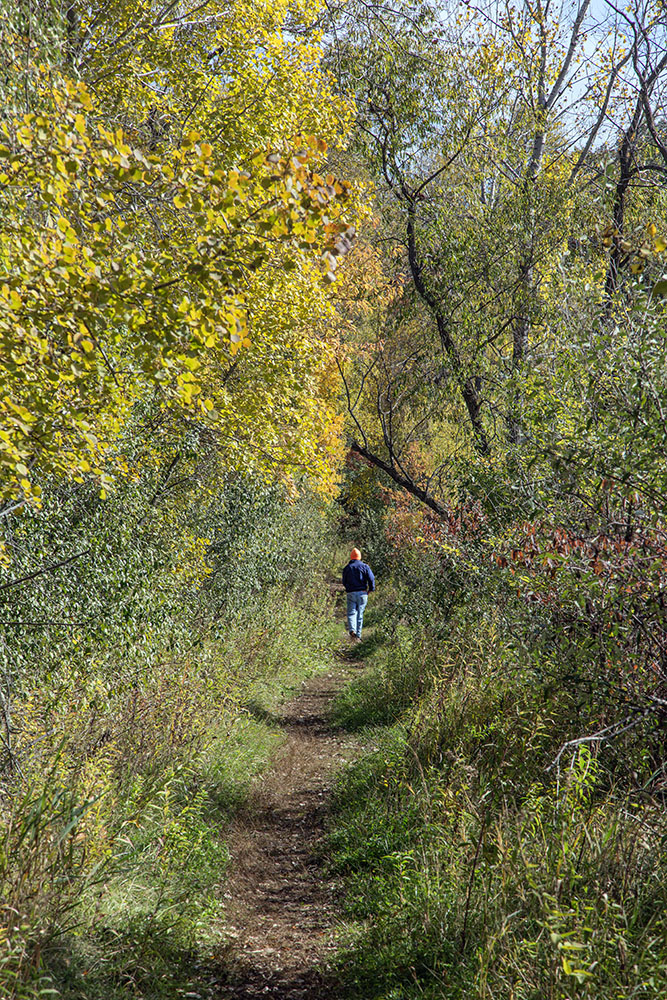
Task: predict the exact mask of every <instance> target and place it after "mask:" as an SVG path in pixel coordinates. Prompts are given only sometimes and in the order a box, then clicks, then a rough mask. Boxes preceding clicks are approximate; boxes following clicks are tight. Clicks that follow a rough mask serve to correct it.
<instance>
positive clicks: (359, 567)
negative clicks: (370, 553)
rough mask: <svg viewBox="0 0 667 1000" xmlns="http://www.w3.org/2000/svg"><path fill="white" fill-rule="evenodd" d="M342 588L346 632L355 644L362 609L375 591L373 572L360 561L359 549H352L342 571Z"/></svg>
mask: <svg viewBox="0 0 667 1000" xmlns="http://www.w3.org/2000/svg"><path fill="white" fill-rule="evenodd" d="M343 586H344V587H345V591H346V593H347V631H348V632H349V634H350V638H351V639H353V640H354V641H355V642H359V640H360V639H361V627H362V625H363V623H364V608H365V607H366V603H367V601H368V595H369V594H371V593H372V592H373V591H374V590H375V577H374V576H373V570H372V569H371V568H370V566H368V565H367V564H366V563H365V562H362V561H361V552H360V551H359V549H352V551H351V552H350V561H349V563H348V564H347V566H346V567H345V569H344V570H343Z"/></svg>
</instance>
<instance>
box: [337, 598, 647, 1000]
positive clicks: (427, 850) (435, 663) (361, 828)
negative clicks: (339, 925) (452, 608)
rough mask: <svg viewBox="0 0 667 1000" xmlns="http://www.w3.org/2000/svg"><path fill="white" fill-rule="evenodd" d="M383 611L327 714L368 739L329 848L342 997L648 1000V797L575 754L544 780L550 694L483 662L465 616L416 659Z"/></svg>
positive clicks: (504, 665) (553, 739)
mask: <svg viewBox="0 0 667 1000" xmlns="http://www.w3.org/2000/svg"><path fill="white" fill-rule="evenodd" d="M386 610H387V608H386V606H385V608H382V607H380V608H379V609H378V611H379V618H380V624H379V625H378V626H377V630H376V631H375V632H374V633H372V634H371V635H369V638H368V641H367V643H366V644H365V645H360V646H359V647H357V648H356V649H355V653H356V654H357V655H358V657H359V660H358V663H359V665H360V666H362V667H363V673H361V674H358V675H357V676H356V677H355V678H354V680H353V681H352V682H351V683H350V685H349V686H348V687H347V688H346V689H345V690H344V691H343V692H341V694H340V696H339V697H338V699H337V701H336V704H335V706H334V717H335V718H336V720H337V721H338V722H339V724H341V725H344V726H346V727H348V728H350V729H355V730H358V731H360V732H361V733H363V737H364V742H365V743H366V745H367V749H366V751H365V753H363V754H362V756H361V757H360V759H358V760H357V761H356V762H355V763H354V764H351V765H350V766H349V767H347V768H346V770H345V771H344V772H343V773H342V775H341V776H340V779H339V781H338V784H337V786H336V791H335V797H334V803H333V809H332V813H331V819H330V830H329V836H328V847H329V857H330V864H331V866H332V870H333V872H334V873H335V874H336V875H337V876H338V877H339V878H341V879H342V881H343V884H344V886H345V906H346V917H347V921H348V922H347V925H346V928H345V931H344V932H343V933H342V935H341V938H340V944H339V951H338V954H337V957H336V959H335V962H334V965H335V968H336V971H337V974H338V976H339V978H340V980H341V982H342V983H343V989H344V995H345V997H346V998H348V1000H399V998H400V1000H417V998H428V1000H436V998H437V1000H464V998H465V1000H496V998H497V1000H505V998H508V1000H509V998H510V997H512V998H515V1000H545V998H549V1000H609V998H611V997H613V998H614V1000H635V998H639V997H641V998H651V1000H658V998H660V1000H661V998H662V997H663V996H665V995H667V952H666V951H665V942H666V941H667V863H666V862H665V854H664V849H663V847H664V838H665V837H666V836H667V832H666V827H665V819H664V809H663V808H662V806H661V805H660V803H658V802H653V801H649V800H648V799H647V800H646V801H644V802H641V803H640V802H638V801H637V800H636V799H634V800H633V798H632V797H630V798H629V797H628V795H627V793H626V792H624V791H623V789H622V788H618V789H617V788H615V787H614V786H613V785H610V783H609V780H608V776H607V775H606V773H605V771H604V768H603V767H602V766H601V764H600V763H599V762H598V760H597V757H594V756H593V755H592V754H591V753H590V751H589V750H587V749H586V748H584V749H583V750H581V751H580V752H579V754H578V756H576V758H575V759H574V760H573V762H572V764H571V765H568V771H567V773H564V774H562V775H561V779H560V782H558V783H557V782H556V780H555V775H553V774H552V773H550V772H548V771H547V767H548V763H549V761H550V760H551V759H553V756H554V753H555V752H556V751H557V748H558V746H559V745H560V743H561V742H562V740H563V738H564V737H563V733H564V732H566V731H567V730H566V729H565V728H564V727H565V724H566V722H567V706H568V702H567V701H566V700H565V701H564V698H563V696H561V697H560V699H559V700H558V701H554V702H550V701H548V700H546V699H545V695H544V692H543V691H542V689H541V688H540V687H539V685H538V684H536V681H535V677H534V674H533V672H532V671H531V670H530V668H529V666H528V667H526V669H525V670H524V671H522V669H521V665H520V664H518V663H516V662H511V663H510V661H505V660H504V659H503V658H502V656H501V655H498V650H499V649H500V652H501V653H502V645H500V646H499V644H498V641H497V639H498V634H499V633H498V632H497V630H489V633H488V636H487V635H486V633H485V629H484V625H483V622H482V620H481V618H478V619H477V620H475V621H474V630H472V631H470V632H467V631H464V630H463V628H462V625H463V626H466V628H467V627H468V626H467V625H466V620H465V619H463V622H462V623H457V624H456V625H454V626H453V627H452V628H451V633H450V635H449V636H448V637H447V638H446V639H445V640H444V641H441V642H440V645H438V644H437V643H435V642H434V643H433V644H432V648H431V649H430V650H428V649H427V648H426V641H425V640H423V637H422V636H421V635H419V634H417V633H415V632H414V631H411V630H410V629H408V628H406V627H405V626H404V625H403V624H398V625H393V624H392V621H391V616H390V615H387V614H386ZM471 621H472V618H471ZM429 641H430V640H429ZM494 654H495V655H494ZM508 668H509V669H508ZM661 845H662V846H661Z"/></svg>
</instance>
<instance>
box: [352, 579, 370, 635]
mask: <svg viewBox="0 0 667 1000" xmlns="http://www.w3.org/2000/svg"><path fill="white" fill-rule="evenodd" d="M367 603H368V594H367V593H366V591H365V590H353V591H351V592H350V593H348V595H347V630H348V632H354V634H355V635H356V637H357V639H361V626H362V625H363V624H364V608H365V607H366V604H367Z"/></svg>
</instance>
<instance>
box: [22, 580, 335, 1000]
mask: <svg viewBox="0 0 667 1000" xmlns="http://www.w3.org/2000/svg"><path fill="white" fill-rule="evenodd" d="M339 644H340V628H339V626H338V625H337V624H336V623H335V622H334V621H333V620H332V615H331V601H330V598H329V596H328V594H327V593H324V592H323V593H322V594H321V595H320V597H319V598H318V597H315V598H314V599H313V600H309V599H304V600H295V601H290V600H287V599H285V597H284V595H283V596H282V598H281V599H280V601H279V602H278V603H276V598H275V595H273V596H272V595H267V596H266V598H265V599H264V600H263V601H260V602H258V604H257V605H256V607H255V608H254V614H253V615H252V616H251V617H250V619H249V620H247V619H246V620H241V619H239V620H238V621H236V622H231V623H230V627H229V629H228V631H227V633H226V634H225V636H224V642H223V644H222V646H221V650H220V656H221V657H222V659H223V661H224V662H223V664H222V665H221V669H222V666H224V671H225V676H229V677H230V678H235V680H234V681H233V683H232V687H231V690H233V691H235V696H234V697H233V698H232V699H231V700H230V699H229V698H228V697H226V699H225V701H224V702H223V703H222V705H221V712H220V715H219V717H218V719H217V720H216V722H215V727H214V729H212V730H209V734H208V739H207V740H206V741H205V743H204V745H203V746H202V747H201V748H200V749H199V750H198V751H197V752H196V753H195V754H194V755H193V756H192V757H191V758H190V759H186V760H185V761H181V762H180V764H179V765H178V766H177V767H169V766H167V769H166V770H165V772H164V773H163V774H162V776H161V778H160V780H159V781H157V782H156V783H155V788H154V790H153V791H152V793H151V799H150V801H149V802H148V804H147V805H146V806H145V808H144V810H143V813H142V816H141V818H140V821H139V822H128V824H127V827H126V830H125V832H124V834H123V837H122V838H121V842H122V844H123V845H124V849H123V850H122V851H120V852H118V854H117V856H116V857H114V858H113V859H111V864H110V865H109V866H108V868H107V870H106V875H105V877H104V881H98V883H97V885H96V886H92V885H91V887H90V888H89V889H88V891H87V893H86V895H85V898H84V899H83V900H82V901H81V903H80V904H79V906H78V907H77V909H76V911H75V912H73V913H72V926H71V929H70V930H69V932H67V933H66V934H64V935H63V934H61V933H59V934H58V936H57V937H54V938H53V941H52V942H50V943H49V942H48V941H46V942H45V947H44V949H43V957H42V963H41V973H40V975H38V976H37V977H36V978H35V979H34V980H33V982H32V983H31V984H30V985H27V986H26V989H25V990H24V992H23V993H21V994H20V996H21V997H24V996H25V997H35V998H36V997H37V996H40V995H42V994H43V995H45V996H46V995H49V994H48V992H46V993H45V992H44V991H45V990H46V991H49V990H50V991H52V992H51V994H50V995H56V996H60V997H62V998H63V1000H127V998H128V997H132V998H141V1000H162V998H164V1000H167V998H169V1000H172V998H175V997H178V996H187V995H188V994H190V995H191V996H193V997H194V996H201V997H204V996H207V995H208V993H207V989H208V987H207V985H206V983H207V982H208V980H210V979H211V978H212V977H213V978H215V977H218V978H220V977H222V978H224V975H225V959H224V956H225V951H226V947H227V946H226V938H225V926H224V920H223V917H222V902H223V896H224V892H225V876H226V871H227V866H228V860H229V858H228V852H227V848H226V845H225V839H224V828H225V824H226V823H228V822H229V820H230V819H231V817H232V816H233V815H234V813H235V811H237V810H238V809H239V808H240V807H241V806H242V805H243V804H244V802H245V801H247V797H248V792H249V790H250V788H251V786H252V783H253V781H254V780H255V779H256V778H257V777H258V776H259V775H260V774H261V773H262V772H263V771H264V770H265V769H266V767H267V766H268V765H269V764H270V761H271V759H272V756H273V754H274V753H275V751H276V749H277V748H278V747H279V746H280V745H281V743H282V742H283V740H284V734H283V732H282V730H281V729H280V726H279V722H278V718H279V716H278V713H279V706H280V704H281V703H282V702H284V701H285V700H286V699H288V698H289V697H290V696H291V695H292V694H293V693H294V691H295V690H296V689H298V688H299V686H300V685H301V683H302V681H303V680H304V679H305V678H307V677H309V676H311V675H312V674H314V673H315V672H317V671H318V670H323V669H328V668H330V666H331V663H332V653H333V651H334V650H335V649H336V648H337V647H338V645H339ZM136 781H137V788H138V787H139V786H140V785H141V782H142V776H141V775H139V776H138V777H137V779H136ZM128 794H129V795H131V794H132V790H130V791H129V792H128ZM59 930H60V928H59ZM53 991H55V992H53ZM18 995H19V994H17V996H18Z"/></svg>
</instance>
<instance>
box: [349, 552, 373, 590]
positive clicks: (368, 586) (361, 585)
mask: <svg viewBox="0 0 667 1000" xmlns="http://www.w3.org/2000/svg"><path fill="white" fill-rule="evenodd" d="M343 584H344V586H345V589H346V591H347V592H348V594H350V593H352V592H353V591H355V590H368V591H372V590H375V577H374V576H373V570H372V569H371V568H370V566H367V565H366V563H365V562H362V561H361V559H350V561H349V563H348V564H347V566H346V567H345V569H344V570H343Z"/></svg>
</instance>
